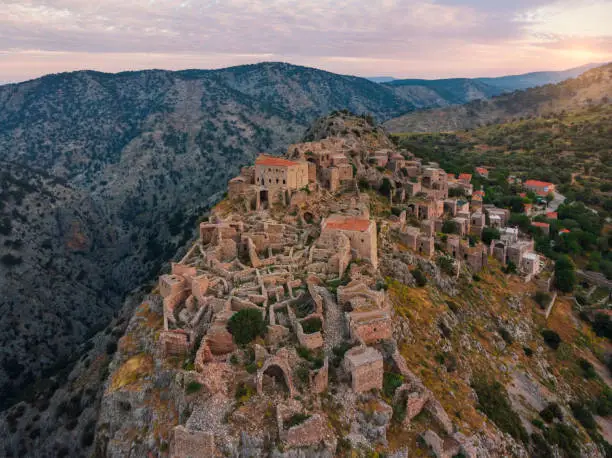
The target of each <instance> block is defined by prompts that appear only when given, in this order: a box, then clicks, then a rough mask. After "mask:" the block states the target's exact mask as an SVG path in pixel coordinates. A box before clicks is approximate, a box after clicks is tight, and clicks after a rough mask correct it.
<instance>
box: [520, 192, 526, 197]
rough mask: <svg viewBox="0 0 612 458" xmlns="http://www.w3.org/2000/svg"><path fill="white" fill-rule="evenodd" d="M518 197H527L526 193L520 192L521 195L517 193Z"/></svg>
mask: <svg viewBox="0 0 612 458" xmlns="http://www.w3.org/2000/svg"><path fill="white" fill-rule="evenodd" d="M519 197H527V193H526V192H521V193H519Z"/></svg>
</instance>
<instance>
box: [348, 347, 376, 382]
mask: <svg viewBox="0 0 612 458" xmlns="http://www.w3.org/2000/svg"><path fill="white" fill-rule="evenodd" d="M344 368H345V370H346V371H347V372H348V373H349V374H351V386H352V388H353V391H354V392H355V393H363V392H364V391H370V390H371V389H378V390H380V389H382V382H383V356H382V354H381V353H380V352H379V351H378V350H376V349H375V348H372V347H364V346H361V347H354V348H351V349H350V350H349V351H347V352H346V354H345V355H344Z"/></svg>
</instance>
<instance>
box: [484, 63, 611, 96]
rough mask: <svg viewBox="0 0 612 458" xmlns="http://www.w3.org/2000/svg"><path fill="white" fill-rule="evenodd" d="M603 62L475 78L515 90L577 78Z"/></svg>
mask: <svg viewBox="0 0 612 458" xmlns="http://www.w3.org/2000/svg"><path fill="white" fill-rule="evenodd" d="M602 65H604V64H603V63H591V64H586V65H581V66H580V67H574V68H570V69H569V70H562V71H556V72H554V71H551V72H546V71H545V72H531V73H524V74H521V75H509V76H499V77H495V78H475V80H476V81H480V82H482V83H485V84H488V85H490V86H494V87H497V88H500V89H502V90H504V91H510V92H511V91H515V90H517V89H529V88H531V87H536V86H544V85H545V84H555V83H560V82H561V81H565V80H567V79H570V78H576V77H577V76H580V75H582V74H583V73H584V72H586V71H588V70H591V69H592V68H596V67H601V66H602Z"/></svg>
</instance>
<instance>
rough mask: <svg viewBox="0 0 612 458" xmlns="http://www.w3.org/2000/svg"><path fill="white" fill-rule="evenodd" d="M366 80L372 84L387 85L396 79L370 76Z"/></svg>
mask: <svg viewBox="0 0 612 458" xmlns="http://www.w3.org/2000/svg"><path fill="white" fill-rule="evenodd" d="M366 79H367V80H369V81H372V82H374V83H389V82H390V81H395V80H396V78H393V77H392V76H371V77H366Z"/></svg>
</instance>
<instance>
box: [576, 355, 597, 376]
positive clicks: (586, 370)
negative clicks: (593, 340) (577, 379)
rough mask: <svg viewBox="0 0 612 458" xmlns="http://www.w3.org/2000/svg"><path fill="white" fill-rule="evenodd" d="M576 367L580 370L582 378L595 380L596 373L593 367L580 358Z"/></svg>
mask: <svg viewBox="0 0 612 458" xmlns="http://www.w3.org/2000/svg"><path fill="white" fill-rule="evenodd" d="M578 365H579V366H580V369H582V376H583V377H584V378H586V379H594V378H597V372H596V371H595V368H594V367H593V365H592V364H591V363H590V362H589V361H587V360H586V359H584V358H580V359H579V360H578Z"/></svg>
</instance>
